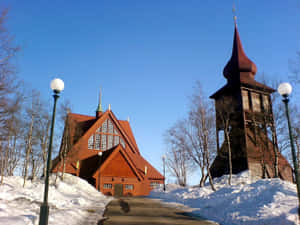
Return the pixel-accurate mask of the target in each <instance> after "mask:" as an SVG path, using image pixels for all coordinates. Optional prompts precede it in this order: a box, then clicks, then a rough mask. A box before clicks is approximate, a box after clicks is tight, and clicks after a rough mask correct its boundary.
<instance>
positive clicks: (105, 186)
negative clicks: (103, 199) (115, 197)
mask: <svg viewBox="0 0 300 225" xmlns="http://www.w3.org/2000/svg"><path fill="white" fill-rule="evenodd" d="M103 188H104V189H112V184H103Z"/></svg>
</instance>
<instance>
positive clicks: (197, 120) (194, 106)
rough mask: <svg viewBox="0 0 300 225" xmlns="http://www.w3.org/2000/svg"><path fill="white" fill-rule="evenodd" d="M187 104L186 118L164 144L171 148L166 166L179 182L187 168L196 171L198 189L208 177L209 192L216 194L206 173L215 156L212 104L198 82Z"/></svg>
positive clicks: (170, 131) (208, 171)
mask: <svg viewBox="0 0 300 225" xmlns="http://www.w3.org/2000/svg"><path fill="white" fill-rule="evenodd" d="M190 100H191V104H190V110H189V112H188V116H187V118H186V119H183V120H179V121H177V122H176V123H175V124H174V126H172V127H171V128H170V129H169V130H168V131H167V135H166V136H167V139H166V140H167V143H168V144H169V145H170V146H171V150H170V151H169V153H168V154H167V156H168V157H167V158H168V160H169V162H167V165H168V167H169V168H171V170H172V173H173V175H175V176H176V177H177V179H178V180H180V178H179V177H180V176H182V174H184V172H183V171H186V168H194V167H198V168H199V170H200V171H201V174H200V182H199V185H200V187H203V186H204V183H205V180H206V179H207V177H208V178H209V182H210V185H211V187H212V189H213V190H215V187H214V185H213V180H212V176H211V174H210V169H209V168H210V164H211V161H212V159H213V157H214V155H215V153H216V148H215V147H216V146H215V134H214V131H215V120H214V113H213V108H212V104H209V102H208V101H207V100H206V98H205V97H204V96H203V94H202V90H201V85H200V83H199V82H198V83H197V84H196V87H195V90H194V94H193V95H192V97H191V99H190ZM182 159H184V160H185V162H186V164H185V165H184V164H183V163H182V162H181V160H182Z"/></svg>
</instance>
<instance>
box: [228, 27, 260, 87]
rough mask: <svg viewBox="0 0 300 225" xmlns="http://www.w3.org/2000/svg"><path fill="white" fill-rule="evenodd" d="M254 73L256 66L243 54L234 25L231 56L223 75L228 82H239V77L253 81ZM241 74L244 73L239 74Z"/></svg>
mask: <svg viewBox="0 0 300 225" xmlns="http://www.w3.org/2000/svg"><path fill="white" fill-rule="evenodd" d="M256 71H257V68H256V65H255V64H254V63H253V62H252V61H251V60H250V59H249V58H248V57H247V55H246V54H245V52H244V49H243V45H242V42H241V39H240V35H239V32H238V29H237V25H236V23H235V27H234V39H233V48H232V55H231V58H230V60H229V61H228V63H227V65H226V66H225V68H224V70H223V75H224V77H225V78H226V79H227V80H228V81H229V80H233V81H236V80H239V78H241V77H240V76H247V77H248V79H249V78H250V79H251V78H252V79H254V76H255V74H256ZM241 72H246V73H243V74H241Z"/></svg>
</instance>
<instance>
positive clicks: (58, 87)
mask: <svg viewBox="0 0 300 225" xmlns="http://www.w3.org/2000/svg"><path fill="white" fill-rule="evenodd" d="M50 87H51V89H52V90H53V91H54V92H56V93H59V92H61V91H62V90H64V87H65V84H64V82H63V81H62V80H61V79H59V78H55V79H53V80H52V81H51V84H50Z"/></svg>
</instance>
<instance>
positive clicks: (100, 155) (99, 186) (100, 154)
mask: <svg viewBox="0 0 300 225" xmlns="http://www.w3.org/2000/svg"><path fill="white" fill-rule="evenodd" d="M102 154H103V152H98V156H99V157H100V163H99V164H100V166H99V176H98V190H99V191H100V188H101V184H100V168H101V164H102Z"/></svg>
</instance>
